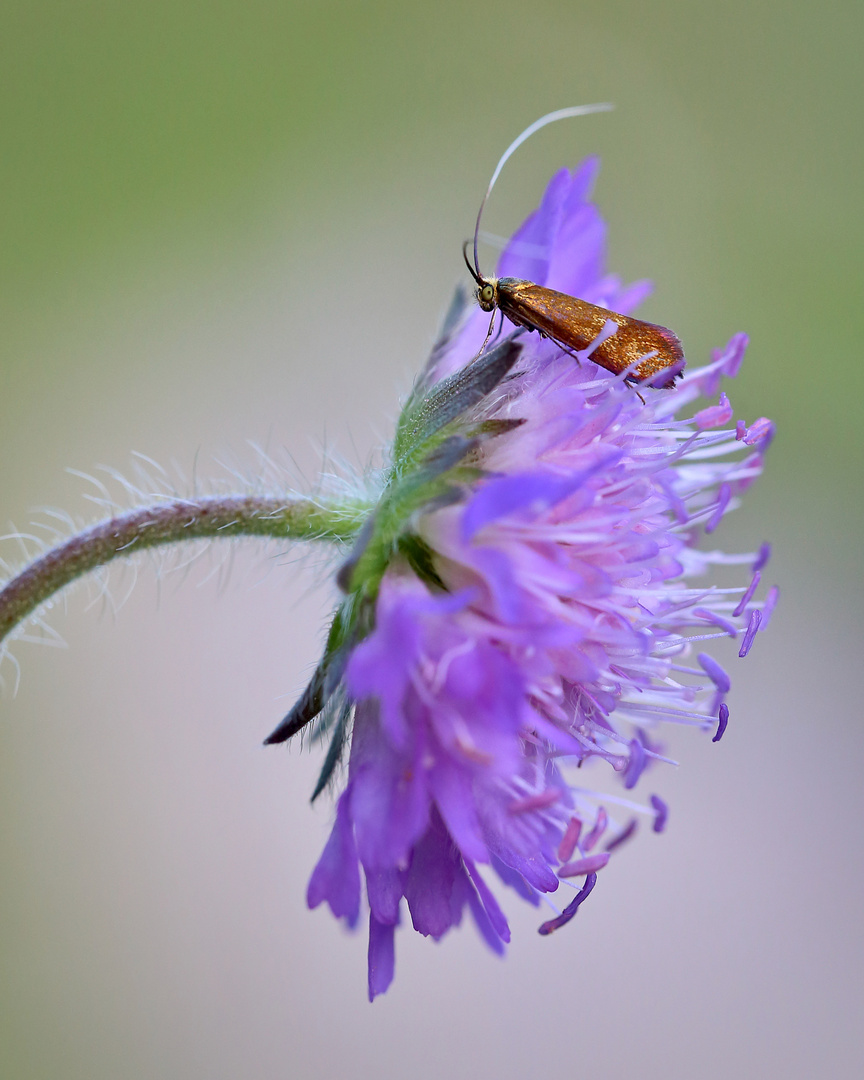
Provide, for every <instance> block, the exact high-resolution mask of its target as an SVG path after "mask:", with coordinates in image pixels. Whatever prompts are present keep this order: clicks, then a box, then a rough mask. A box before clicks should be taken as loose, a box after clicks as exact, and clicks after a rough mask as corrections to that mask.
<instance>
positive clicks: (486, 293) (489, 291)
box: [480, 285, 495, 304]
mask: <svg viewBox="0 0 864 1080" xmlns="http://www.w3.org/2000/svg"><path fill="white" fill-rule="evenodd" d="M480 299H481V300H482V301H483V302H484V303H485V304H491V303H492V301H493V300H494V299H495V290H494V289H493V288H492V286H491V285H484V286H483V288H482V289H481V290H480Z"/></svg>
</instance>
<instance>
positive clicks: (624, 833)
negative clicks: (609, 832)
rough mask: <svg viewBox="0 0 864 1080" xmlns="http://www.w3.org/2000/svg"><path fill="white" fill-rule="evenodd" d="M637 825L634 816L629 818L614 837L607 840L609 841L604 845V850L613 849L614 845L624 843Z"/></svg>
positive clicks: (617, 845)
mask: <svg viewBox="0 0 864 1080" xmlns="http://www.w3.org/2000/svg"><path fill="white" fill-rule="evenodd" d="M638 825H639V822H638V821H637V820H636V818H635V817H634V818H630V821H629V822H628V823H627V824H626V825H625V826H624V828H623V829H622V830H621V832H620V833H618V835H617V836H616V837H615V839H614V840H610V841H609V843H608V844H607V845H606V850H607V851H614V850H615V848H616V847H619V846H620V845H621V844H624V843H626V842H627V841H628V840H629V839H630V837H631V836H632V835H633V833H635V832H636V828H637V826H638Z"/></svg>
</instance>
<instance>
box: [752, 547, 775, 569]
mask: <svg viewBox="0 0 864 1080" xmlns="http://www.w3.org/2000/svg"><path fill="white" fill-rule="evenodd" d="M770 558H771V545H770V544H769V543H768V542H767V541H766V542H765V543H764V544H763V545H762V547H760V548H759V554H758V555H757V556H756V561H755V562H754V563H753V568H752V569H753V573H754V574H755V573H756V571H757V570H764V569H765V567H766V566H767V565H768V560H769V559H770Z"/></svg>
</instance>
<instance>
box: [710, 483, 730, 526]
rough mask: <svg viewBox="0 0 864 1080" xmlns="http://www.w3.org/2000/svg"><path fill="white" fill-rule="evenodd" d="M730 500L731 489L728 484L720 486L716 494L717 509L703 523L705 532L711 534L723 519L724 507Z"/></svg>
mask: <svg viewBox="0 0 864 1080" xmlns="http://www.w3.org/2000/svg"><path fill="white" fill-rule="evenodd" d="M731 498H732V488H731V487H730V486H729V485H728V484H721V485H720V490H719V492H718V493H717V509H716V510H715V511H714V513H713V514H712V515H711V517H710V518H709V519H708V520H707V521H706V522H705V532H706V533H712V532H714V530H715V529H716V528H717V526H718V525H719V524H720V522H721V520H722V519H723V515H724V514H725V513H726V507H727V506H728V505H729V500H730V499H731Z"/></svg>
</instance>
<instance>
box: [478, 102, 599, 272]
mask: <svg viewBox="0 0 864 1080" xmlns="http://www.w3.org/2000/svg"><path fill="white" fill-rule="evenodd" d="M614 108H615V106H614V105H612V104H610V103H609V102H608V101H606V102H601V103H600V104H597V105H571V106H570V108H569V109H557V110H556V111H555V112H550V113H546V115H545V116H541V117H540V119H539V120H535V121H534V123H533V124H529V125H528V127H527V128H525V130H524V131H523V132H522V134H521V135H519V136H518V137H517V138H515V139H514V140H513V142H512V143H510V145H509V146H508V147H507V149H506V150H505V151H504V153H503V154H502V155H501V160H500V161H499V162H498V164H497V165H496V166H495V172H493V173H492V179H491V180H490V181H489V187H488V188H486V194H485V195H484V196H483V202H481V203H480V210H479V211H478V213H477V224H476V225H475V226H474V269H475V270H476V271H477V276H478V277H480V263H479V261H478V258H477V237H478V236H479V234H480V218H481V217H482V216H483V210H484V208H485V206H486V200H487V199H488V198H489V196H490V194H491V193H492V188H493V187H494V186H495V181H496V180H497V179H498V177H499V176H500V175H501V170H502V169H503V168H504V166H505V165H506V164H507V161H508V160H509V158H510V156H511V154H512V153H513V152H514V150H518V149H519V147H520V146H521V145H522V143H524V142H525V140H526V139H530V138H531V136H532V135H533V134H534V132H535V131H539V130H540V128H544V127H546V125H547V124H554V123H555V121H556V120H566V119H567V118H568V117H571V116H587V115H588V114H589V113H598V112H609V110H610V109H614Z"/></svg>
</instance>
